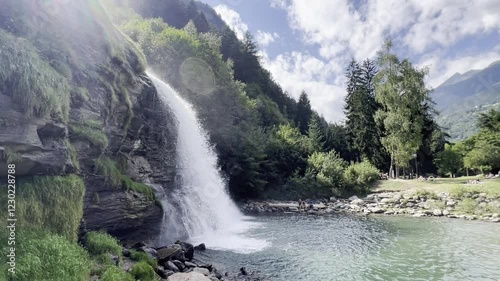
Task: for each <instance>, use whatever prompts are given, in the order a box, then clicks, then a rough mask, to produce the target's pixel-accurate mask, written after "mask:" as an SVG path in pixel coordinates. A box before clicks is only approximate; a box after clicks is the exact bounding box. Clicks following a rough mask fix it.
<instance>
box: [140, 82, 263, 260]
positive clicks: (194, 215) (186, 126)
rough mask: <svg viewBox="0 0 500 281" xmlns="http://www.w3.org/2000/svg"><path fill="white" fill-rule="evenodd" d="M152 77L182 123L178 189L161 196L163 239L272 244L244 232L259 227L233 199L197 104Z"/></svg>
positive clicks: (234, 246) (227, 245) (250, 247)
mask: <svg viewBox="0 0 500 281" xmlns="http://www.w3.org/2000/svg"><path fill="white" fill-rule="evenodd" d="M148 75H149V76H150V78H151V80H152V81H153V83H154V85H155V86H156V89H157V90H158V93H159V96H160V98H161V100H162V102H163V103H164V104H165V106H168V108H169V109H170V110H172V112H173V114H174V115H175V118H176V119H177V122H178V137H177V146H176V149H177V176H176V179H175V182H176V187H175V188H174V190H172V191H169V193H168V194H165V195H164V197H163V198H160V200H161V201H162V204H163V208H164V212H165V214H164V228H163V231H162V235H161V240H162V242H166V241H171V240H172V239H178V238H179V239H185V238H188V239H189V240H190V241H191V242H193V243H201V242H203V243H206V244H207V246H208V247H211V248H213V249H229V250H235V251H240V252H251V251H256V250H260V249H262V248H264V247H266V246H267V243H266V242H265V241H261V240H256V239H251V238H248V237H245V236H244V233H245V232H246V231H247V230H248V229H249V228H253V227H255V226H256V225H255V224H254V223H250V222H248V221H246V218H245V216H243V215H242V214H241V212H240V211H239V210H238V208H237V206H236V205H235V203H234V202H233V201H232V200H231V198H230V197H229V195H228V193H227V191H226V182H225V180H224V179H223V177H222V176H221V174H220V171H219V169H218V166H217V156H216V154H215V152H214V150H213V148H212V147H211V146H210V144H209V142H208V138H207V134H206V132H205V131H204V130H203V128H202V127H201V124H200V123H199V122H198V119H197V117H196V112H195V111H194V109H193V108H192V106H191V105H190V104H189V103H188V102H186V101H185V100H184V99H182V98H181V97H180V96H179V94H178V93H177V92H176V91H175V90H174V89H172V88H171V87H170V86H169V85H168V84H166V83H165V82H163V81H161V80H160V79H158V78H157V77H156V76H154V75H153V74H150V73H148ZM155 189H156V190H158V186H156V187H155Z"/></svg>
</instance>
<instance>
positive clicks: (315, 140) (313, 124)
mask: <svg viewBox="0 0 500 281" xmlns="http://www.w3.org/2000/svg"><path fill="white" fill-rule="evenodd" d="M320 122H321V120H320V117H319V116H318V114H317V113H316V112H315V113H313V114H312V118H311V121H310V122H309V128H308V130H307V136H308V143H309V150H310V151H311V152H323V151H324V147H325V134H324V131H323V130H322V128H321V126H320Z"/></svg>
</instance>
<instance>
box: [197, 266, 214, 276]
mask: <svg viewBox="0 0 500 281" xmlns="http://www.w3.org/2000/svg"><path fill="white" fill-rule="evenodd" d="M193 272H198V273H201V274H203V275H205V276H208V275H209V274H210V270H208V269H206V268H203V267H195V268H193Z"/></svg>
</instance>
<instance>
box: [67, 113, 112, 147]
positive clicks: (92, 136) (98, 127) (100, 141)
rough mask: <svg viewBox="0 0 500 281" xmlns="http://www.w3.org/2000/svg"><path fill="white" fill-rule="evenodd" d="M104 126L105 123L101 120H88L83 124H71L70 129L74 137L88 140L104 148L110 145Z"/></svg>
mask: <svg viewBox="0 0 500 281" xmlns="http://www.w3.org/2000/svg"><path fill="white" fill-rule="evenodd" d="M103 127H104V126H103V124H102V123H101V122H99V121H96V120H88V121H85V122H84V123H83V124H71V125H70V126H69V131H70V133H71V135H72V137H74V138H77V139H82V140H86V141H88V142H90V143H91V144H93V145H95V146H97V147H99V148H100V149H104V148H106V147H107V146H108V144H109V141H108V137H107V136H106V134H105V133H104V132H103V130H102V129H103Z"/></svg>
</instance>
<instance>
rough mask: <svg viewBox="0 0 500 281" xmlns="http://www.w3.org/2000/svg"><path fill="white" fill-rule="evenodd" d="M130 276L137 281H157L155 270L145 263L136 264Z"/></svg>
mask: <svg viewBox="0 0 500 281" xmlns="http://www.w3.org/2000/svg"><path fill="white" fill-rule="evenodd" d="M130 275H132V276H133V277H134V278H135V280H140V281H156V273H155V271H154V269H153V268H152V267H151V266H150V265H149V264H147V263H145V262H138V263H136V264H135V265H134V266H133V267H132V269H130Z"/></svg>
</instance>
